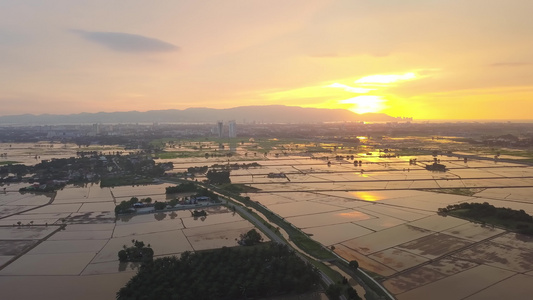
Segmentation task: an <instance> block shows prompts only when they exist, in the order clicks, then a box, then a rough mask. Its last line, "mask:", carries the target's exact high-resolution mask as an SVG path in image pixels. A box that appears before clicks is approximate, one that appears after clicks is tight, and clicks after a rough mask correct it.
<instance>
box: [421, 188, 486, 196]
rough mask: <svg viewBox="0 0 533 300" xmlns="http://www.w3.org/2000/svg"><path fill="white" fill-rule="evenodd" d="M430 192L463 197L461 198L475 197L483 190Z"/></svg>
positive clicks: (441, 190)
mask: <svg viewBox="0 0 533 300" xmlns="http://www.w3.org/2000/svg"><path fill="white" fill-rule="evenodd" d="M428 191H430V192H435V193H442V194H452V195H461V196H473V195H475V194H477V193H479V192H480V191H481V189H468V188H465V189H461V188H457V189H434V190H428Z"/></svg>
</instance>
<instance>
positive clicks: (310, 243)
mask: <svg viewBox="0 0 533 300" xmlns="http://www.w3.org/2000/svg"><path fill="white" fill-rule="evenodd" d="M218 192H220V193H222V194H224V195H226V196H229V197H233V198H234V199H237V200H238V201H240V202H242V203H243V204H244V205H246V206H249V207H252V208H254V209H256V210H257V211H259V212H260V213H262V214H263V215H264V216H266V217H267V219H268V220H269V221H270V222H272V223H274V224H276V225H278V226H279V227H281V228H282V229H283V230H285V232H287V234H288V235H289V237H290V239H291V240H292V241H293V242H294V244H296V246H298V248H300V249H302V250H303V251H305V252H306V253H307V254H309V255H311V256H313V257H315V258H317V259H323V260H327V259H335V256H334V255H333V254H331V252H329V251H328V250H326V249H325V248H324V247H323V246H322V245H321V244H319V243H318V242H316V241H314V240H312V239H311V238H310V237H309V236H308V235H306V234H304V233H303V232H301V231H300V230H299V229H297V228H295V227H294V226H293V225H292V224H291V223H289V222H287V221H285V220H284V219H282V218H281V217H280V216H278V215H276V214H274V213H273V212H271V211H270V210H268V209H267V208H266V207H264V206H263V205H261V204H259V203H257V202H254V201H252V200H250V198H249V197H242V196H239V195H235V194H233V193H229V192H228V191H224V190H218Z"/></svg>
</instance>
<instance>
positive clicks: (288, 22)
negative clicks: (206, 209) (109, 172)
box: [0, 0, 533, 120]
mask: <svg viewBox="0 0 533 300" xmlns="http://www.w3.org/2000/svg"><path fill="white" fill-rule="evenodd" d="M532 12H533V1H531V0H506V1H502V0H468V1H465V0H365V1H363V0H338V1H334V0H290V1H287V0H283V1H281V0H269V1H264V0H262V1H259V0H224V1H222V0H212V1H204V0H187V1H186V0H182V1H178V0H176V1H160V0H156V1H144V0H143V1H140V0H114V1H109V0H105V1H102V0H86V1H81V0H47V1H37V0H31V1H30V0H0V115H18V114H28V113H29V114H71V113H81V112H102V111H105V112H115V111H132V110H136V111H148V110H162V109H186V108H189V107H209V108H231V107H236V106H247V105H274V104H275V105H279V104H283V105H291V106H303V107H318V108H343V109H349V110H352V111H354V112H357V113H366V112H373V113H386V114H389V115H391V116H394V117H413V118H414V119H415V120H416V119H419V120H420V119H447V120H462V119H468V120H476V119H477V120H495V119H499V120H519V119H521V120H530V119H533V18H532V17H531V13H532Z"/></svg>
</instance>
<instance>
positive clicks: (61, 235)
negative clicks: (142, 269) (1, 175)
mask: <svg viewBox="0 0 533 300" xmlns="http://www.w3.org/2000/svg"><path fill="white" fill-rule="evenodd" d="M166 186H168V184H160V185H151V186H139V187H137V186H135V187H118V188H117V187H115V188H100V187H98V186H97V185H89V186H85V187H75V186H67V187H65V188H64V189H62V190H60V191H58V192H57V194H56V195H51V196H43V195H34V194H24V195H21V194H20V193H18V191H17V192H15V191H9V192H6V193H3V194H2V193H0V288H2V290H3V291H6V292H5V293H4V292H3V296H6V299H30V298H31V297H37V296H39V297H40V298H43V297H44V298H45V299H48V298H50V299H52V298H53V299H114V297H115V293H116V292H117V291H118V289H119V288H120V287H122V286H123V285H124V284H125V283H126V282H127V280H129V278H131V277H132V276H133V275H134V274H135V273H136V271H137V269H138V267H139V266H138V264H135V263H122V264H121V263H119V261H118V256H117V253H118V251H119V250H121V249H122V247H123V245H127V246H129V245H131V240H133V239H136V240H141V241H143V242H144V243H145V244H150V245H151V247H152V248H153V250H154V252H155V256H156V257H161V256H169V255H180V254H181V253H182V252H184V251H199V250H207V249H214V248H220V247H224V246H228V247H231V246H236V245H237V242H236V239H237V238H239V236H240V235H241V234H242V233H245V232H247V231H248V230H250V229H252V228H254V226H253V225H252V224H251V223H249V222H248V221H246V220H244V219H242V218H241V217H240V216H239V215H238V214H235V213H233V212H232V211H230V210H228V209H227V208H225V207H222V206H220V207H208V208H204V209H205V210H206V211H207V214H208V215H207V217H200V218H195V217H192V215H191V212H190V211H189V210H181V211H172V212H160V213H155V214H154V213H151V214H142V215H135V216H133V215H130V216H124V217H121V218H118V219H115V216H114V212H113V211H114V208H115V203H116V202H120V201H122V200H128V199H129V198H130V197H133V196H136V197H139V198H140V197H151V198H153V199H156V200H157V199H159V198H160V195H161V194H163V199H164V192H165V187H166ZM6 190H7V189H6ZM116 195H120V196H119V197H117V196H116ZM50 201H51V203H49V202H50ZM14 208H18V211H20V212H19V213H17V209H14ZM18 222H20V224H19V223H18ZM63 225H66V227H65V228H64V229H62V226H63ZM265 239H266V238H265ZM17 286H18V287H21V288H20V289H15V288H14V287H17ZM22 286H26V287H27V286H31V287H32V288H31V289H30V290H31V291H30V290H28V289H27V288H26V289H25V288H22ZM52 287H55V289H57V290H51V288H52Z"/></svg>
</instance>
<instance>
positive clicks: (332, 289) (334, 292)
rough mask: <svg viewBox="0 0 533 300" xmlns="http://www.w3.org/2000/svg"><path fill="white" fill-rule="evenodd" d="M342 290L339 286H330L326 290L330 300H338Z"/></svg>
mask: <svg viewBox="0 0 533 300" xmlns="http://www.w3.org/2000/svg"><path fill="white" fill-rule="evenodd" d="M341 293H342V288H341V286H339V285H338V284H330V285H329V286H328V288H327V289H326V295H327V296H328V298H329V299H330V300H337V299H339V297H340V296H341Z"/></svg>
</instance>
